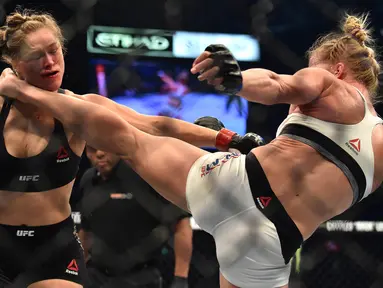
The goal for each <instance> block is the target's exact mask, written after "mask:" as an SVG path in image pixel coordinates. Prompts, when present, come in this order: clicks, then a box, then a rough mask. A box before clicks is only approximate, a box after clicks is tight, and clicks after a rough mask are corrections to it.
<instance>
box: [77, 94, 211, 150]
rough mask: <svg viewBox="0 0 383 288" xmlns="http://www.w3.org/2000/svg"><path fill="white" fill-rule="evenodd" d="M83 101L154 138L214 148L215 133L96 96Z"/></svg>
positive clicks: (85, 97) (90, 96) (92, 95)
mask: <svg viewBox="0 0 383 288" xmlns="http://www.w3.org/2000/svg"><path fill="white" fill-rule="evenodd" d="M83 99H84V100H86V101H89V102H92V103H95V104H98V105H101V106H103V107H106V108H108V109H109V110H111V111H113V112H115V113H117V114H118V115H119V116H120V117H122V118H123V119H124V120H125V121H127V122H129V123H130V124H131V125H133V126H135V127H136V128H137V129H140V130H141V131H144V132H146V133H148V134H152V135H156V136H167V137H173V138H178V139H180V140H182V141H185V142H188V143H190V144H192V145H195V146H197V147H214V145H215V138H216V136H217V131H215V130H212V129H208V128H205V127H201V126H198V125H194V124H192V123H189V122H186V121H182V120H178V119H174V118H170V117H164V116H149V115H144V114H140V113H137V112H136V111H134V110H133V109H130V108H128V107H126V106H123V105H120V104H118V103H116V102H114V101H112V100H110V99H108V98H105V97H103V96H100V95H97V94H87V95H85V96H84V97H83Z"/></svg>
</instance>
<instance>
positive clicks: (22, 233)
mask: <svg viewBox="0 0 383 288" xmlns="http://www.w3.org/2000/svg"><path fill="white" fill-rule="evenodd" d="M16 236H18V237H33V236H35V231H33V230H17V231H16Z"/></svg>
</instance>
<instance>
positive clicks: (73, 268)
mask: <svg viewBox="0 0 383 288" xmlns="http://www.w3.org/2000/svg"><path fill="white" fill-rule="evenodd" d="M65 273H68V274H72V275H76V276H77V275H78V266H77V262H76V260H75V259H73V260H72V261H70V263H69V265H68V267H67V268H66V270H65Z"/></svg>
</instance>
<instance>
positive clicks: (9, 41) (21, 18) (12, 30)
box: [0, 9, 64, 64]
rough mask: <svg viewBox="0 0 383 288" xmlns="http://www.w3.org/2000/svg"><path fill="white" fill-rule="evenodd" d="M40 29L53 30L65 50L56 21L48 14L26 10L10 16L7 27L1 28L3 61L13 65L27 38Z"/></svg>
mask: <svg viewBox="0 0 383 288" xmlns="http://www.w3.org/2000/svg"><path fill="white" fill-rule="evenodd" d="M40 28H49V29H52V31H53V32H54V33H55V35H56V37H57V38H58V40H59V42H60V44H61V47H62V48H63V49H64V36H63V34H62V31H61V29H60V27H59V26H58V24H57V22H56V20H55V19H54V18H53V17H52V16H51V15H50V14H48V13H41V14H39V13H37V12H34V11H33V10H29V9H24V10H21V11H15V12H14V13H12V14H10V15H8V16H7V18H6V20H5V25H4V26H2V27H1V28H0V49H1V57H2V60H3V61H5V62H6V63H8V64H12V60H15V59H18V58H19V56H20V55H19V53H20V48H21V44H22V43H23V41H24V40H25V37H26V36H27V35H28V34H29V33H31V32H34V31H36V30H38V29H40Z"/></svg>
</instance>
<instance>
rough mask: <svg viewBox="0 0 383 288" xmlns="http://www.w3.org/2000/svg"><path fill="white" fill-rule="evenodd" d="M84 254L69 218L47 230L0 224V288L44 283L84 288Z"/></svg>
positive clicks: (20, 287) (85, 278)
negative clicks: (58, 281) (55, 281)
mask: <svg viewBox="0 0 383 288" xmlns="http://www.w3.org/2000/svg"><path fill="white" fill-rule="evenodd" d="M86 273H87V272H86V267H85V261H84V253H83V249H82V246H81V243H80V240H79V238H78V236H77V234H76V231H75V226H74V223H73V220H72V218H71V217H69V218H67V219H65V220H64V221H62V222H60V223H57V224H53V225H47V226H10V225H3V224H0V287H1V288H3V287H7V288H26V287H28V285H30V284H32V283H35V282H38V281H42V280H48V279H63V280H67V281H71V282H75V283H78V284H81V285H84V286H85V283H87V281H88V280H87V274H86Z"/></svg>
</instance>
